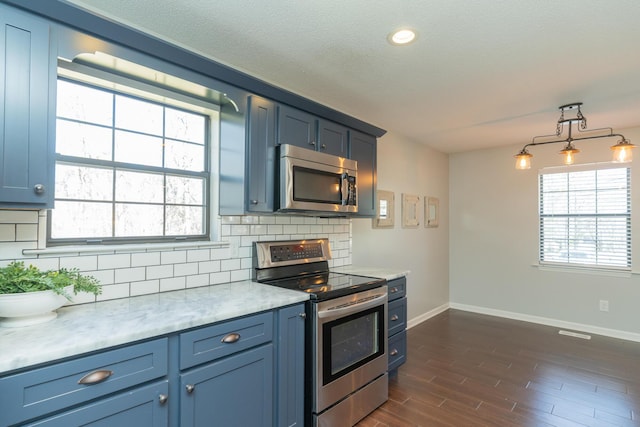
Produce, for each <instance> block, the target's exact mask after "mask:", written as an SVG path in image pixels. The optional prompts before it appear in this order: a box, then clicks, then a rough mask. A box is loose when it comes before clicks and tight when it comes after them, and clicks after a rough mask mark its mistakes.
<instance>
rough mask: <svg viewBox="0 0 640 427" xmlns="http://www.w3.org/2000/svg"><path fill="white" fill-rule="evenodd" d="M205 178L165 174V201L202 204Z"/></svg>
mask: <svg viewBox="0 0 640 427" xmlns="http://www.w3.org/2000/svg"><path fill="white" fill-rule="evenodd" d="M204 191H205V180H204V179H202V178H185V177H181V176H171V175H168V176H167V203H172V204H184V205H202V204H204V200H203V195H204Z"/></svg>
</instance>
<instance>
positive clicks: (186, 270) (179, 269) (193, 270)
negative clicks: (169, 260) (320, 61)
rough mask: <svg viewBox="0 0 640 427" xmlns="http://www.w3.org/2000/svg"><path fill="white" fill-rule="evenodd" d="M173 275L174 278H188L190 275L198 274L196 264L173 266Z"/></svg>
mask: <svg viewBox="0 0 640 427" xmlns="http://www.w3.org/2000/svg"><path fill="white" fill-rule="evenodd" d="M173 274H174V275H176V276H190V275H192V274H198V263H197V262H187V263H184V264H174V265H173Z"/></svg>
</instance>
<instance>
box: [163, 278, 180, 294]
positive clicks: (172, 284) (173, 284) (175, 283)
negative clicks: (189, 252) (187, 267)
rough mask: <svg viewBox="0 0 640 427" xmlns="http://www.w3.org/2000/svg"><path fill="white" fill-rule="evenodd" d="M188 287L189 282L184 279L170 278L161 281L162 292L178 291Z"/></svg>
mask: <svg viewBox="0 0 640 427" xmlns="http://www.w3.org/2000/svg"><path fill="white" fill-rule="evenodd" d="M186 287H187V280H186V278H184V277H170V278H167V279H160V292H167V291H177V290H178V289H184V288H186Z"/></svg>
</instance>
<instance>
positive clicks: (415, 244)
mask: <svg viewBox="0 0 640 427" xmlns="http://www.w3.org/2000/svg"><path fill="white" fill-rule="evenodd" d="M448 173H449V172H448V156H447V155H446V154H442V153H440V152H438V151H435V150H433V149H430V148H428V147H426V146H425V145H423V144H418V143H415V142H411V141H408V140H405V139H403V138H401V137H399V136H398V135H394V134H392V133H388V134H386V135H385V136H383V137H382V138H380V139H379V141H378V189H379V190H387V191H393V192H394V193H395V212H396V215H395V216H396V218H395V226H394V227H393V228H391V229H373V228H372V226H371V220H370V219H353V220H352V233H353V238H352V245H353V250H352V259H353V264H354V265H356V266H371V267H382V268H384V267H386V268H396V269H403V270H410V271H411V274H410V275H409V276H408V277H407V283H408V286H407V288H408V290H407V292H408V297H409V298H408V318H409V320H410V321H411V320H412V319H413V320H414V321H416V319H419V318H421V317H423V316H424V315H425V313H428V312H429V311H431V310H434V309H437V308H439V307H441V306H442V305H446V304H447V303H448V301H449V277H448V275H449V272H448V269H449V267H448V263H449V255H448V254H449V245H448V239H449V221H448V205H449V187H448ZM402 193H407V194H412V195H417V196H420V203H421V204H422V201H423V198H424V196H432V197H438V198H439V199H440V225H439V227H437V228H425V227H424V221H423V220H424V218H423V217H422V218H421V221H420V225H419V227H418V228H407V229H405V228H402V221H401V214H402V209H401V200H402ZM421 209H422V207H421ZM421 214H422V210H421Z"/></svg>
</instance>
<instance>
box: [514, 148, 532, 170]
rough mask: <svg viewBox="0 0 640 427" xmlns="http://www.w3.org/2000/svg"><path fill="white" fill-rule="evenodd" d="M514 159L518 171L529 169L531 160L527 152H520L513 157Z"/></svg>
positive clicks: (530, 155)
mask: <svg viewBox="0 0 640 427" xmlns="http://www.w3.org/2000/svg"><path fill="white" fill-rule="evenodd" d="M514 157H515V158H516V169H518V170H526V169H531V158H532V157H533V155H532V154H529V153H527V151H525V150H522V151H521V152H520V153H518V154H516V155H515V156H514Z"/></svg>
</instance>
